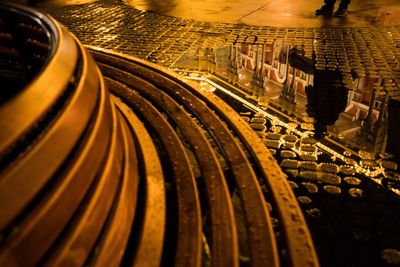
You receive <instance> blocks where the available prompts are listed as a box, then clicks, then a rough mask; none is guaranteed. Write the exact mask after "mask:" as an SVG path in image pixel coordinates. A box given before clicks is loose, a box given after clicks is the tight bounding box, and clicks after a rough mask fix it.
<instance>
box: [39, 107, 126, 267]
mask: <svg viewBox="0 0 400 267" xmlns="http://www.w3.org/2000/svg"><path fill="white" fill-rule="evenodd" d="M114 112H115V111H114ZM113 131H114V132H113V134H112V139H111V145H110V151H109V153H108V159H107V162H106V163H105V164H104V165H105V167H104V170H103V171H102V172H101V173H99V174H98V175H99V176H100V178H99V182H98V183H97V184H96V185H95V188H94V192H93V195H92V196H91V197H90V200H89V202H88V203H87V204H85V205H83V207H82V212H81V213H82V214H80V216H79V217H80V218H79V219H76V221H77V222H75V223H74V226H73V228H71V231H69V232H68V233H66V234H65V238H64V240H62V241H61V242H59V243H60V244H59V245H58V248H57V249H54V250H55V252H54V253H52V255H51V256H49V258H48V259H46V264H45V266H71V267H73V266H82V265H83V264H84V263H85V261H86V259H87V257H88V255H89V253H90V251H91V250H92V247H93V244H94V243H95V241H96V238H97V236H98V235H99V233H100V231H101V229H102V226H103V224H104V222H105V220H106V218H107V215H108V213H109V210H110V208H111V205H112V202H113V199H114V197H115V196H116V191H117V187H118V184H119V182H120V180H121V176H122V172H123V169H124V166H123V162H125V159H124V153H123V152H124V150H123V148H124V147H123V144H122V140H123V139H122V132H121V131H122V129H121V127H115V128H113Z"/></svg>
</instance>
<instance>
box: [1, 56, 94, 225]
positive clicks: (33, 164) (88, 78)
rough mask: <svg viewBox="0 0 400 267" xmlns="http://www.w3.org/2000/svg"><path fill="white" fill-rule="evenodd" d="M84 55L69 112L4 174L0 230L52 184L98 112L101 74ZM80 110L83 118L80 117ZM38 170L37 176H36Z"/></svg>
mask: <svg viewBox="0 0 400 267" xmlns="http://www.w3.org/2000/svg"><path fill="white" fill-rule="evenodd" d="M81 53H82V62H83V66H82V79H81V81H80V83H79V84H78V86H77V88H76V89H75V92H74V94H73V95H72V96H71V100H70V101H69V103H68V106H67V107H66V109H65V110H64V111H63V112H62V113H61V114H60V116H59V117H58V118H57V121H56V122H55V123H54V124H53V125H52V127H50V129H48V130H47V132H46V133H44V134H43V136H42V137H41V138H40V140H38V141H37V142H36V144H35V146H33V148H32V149H30V150H29V151H28V152H27V153H26V154H24V155H22V157H19V158H18V161H17V162H15V163H14V164H13V165H12V166H11V167H10V168H8V169H6V170H4V171H3V172H2V173H1V174H0V177H1V178H0V229H4V228H5V227H6V226H7V225H9V224H10V222H11V221H12V220H13V219H14V218H15V217H16V216H17V215H18V214H19V213H20V212H21V211H22V210H23V209H24V208H25V207H26V206H27V205H28V204H29V203H30V201H31V200H32V199H33V197H34V196H35V195H36V194H37V193H38V192H39V191H40V190H41V189H42V188H43V186H45V185H46V184H47V183H48V182H49V180H50V179H51V177H52V176H53V175H54V174H55V173H56V171H57V170H58V168H60V166H61V165H62V164H63V162H64V160H65V159H66V158H67V157H68V155H69V154H70V153H71V151H72V149H73V148H74V146H75V145H76V143H77V142H78V141H79V139H80V138H81V136H82V134H83V133H84V131H85V129H86V127H87V124H88V123H89V120H90V118H91V116H93V113H94V112H97V111H96V108H97V107H96V106H97V102H98V98H99V89H98V88H99V86H100V80H99V73H98V71H97V70H96V66H95V65H94V64H95V63H94V62H93V60H92V59H91V57H88V55H87V54H86V52H84V50H83V49H82V50H81ZM77 110H79V116H76V113H77ZM5 121H6V120H5ZM38 170H40V172H39V173H38V174H37V175H32V173H37V171H38ZM26 177H30V178H29V179H26ZM15 196H18V198H16V197H15Z"/></svg>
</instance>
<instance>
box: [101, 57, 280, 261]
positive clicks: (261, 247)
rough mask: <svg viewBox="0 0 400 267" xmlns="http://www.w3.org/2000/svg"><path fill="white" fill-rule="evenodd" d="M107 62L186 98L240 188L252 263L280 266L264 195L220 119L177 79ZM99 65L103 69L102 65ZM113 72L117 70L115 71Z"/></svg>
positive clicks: (119, 62) (114, 60)
mask: <svg viewBox="0 0 400 267" xmlns="http://www.w3.org/2000/svg"><path fill="white" fill-rule="evenodd" d="M95 58H96V59H97V60H99V59H100V60H102V61H103V62H104V58H99V57H98V56H97V55H96V54H95ZM105 58H107V56H105ZM107 64H109V65H114V66H116V67H118V69H120V70H121V71H122V70H123V71H126V73H124V75H121V77H115V78H116V79H119V78H121V79H122V81H124V80H126V79H127V78H126V77H128V76H129V73H135V75H138V76H139V77H140V78H142V79H144V80H148V81H151V83H153V84H154V85H157V87H159V88H162V89H163V91H164V92H168V93H169V94H170V95H179V100H182V99H184V100H185V101H184V102H182V103H181V104H183V105H185V106H186V107H187V108H188V109H191V110H193V111H194V112H193V113H194V114H196V115H197V117H198V119H199V120H201V121H202V123H203V124H204V125H206V127H207V128H208V129H210V130H211V132H212V133H213V134H214V136H215V137H216V141H217V142H218V143H219V144H220V146H221V149H222V151H223V152H224V156H225V157H226V159H227V161H228V164H229V165H230V168H231V170H232V172H233V174H234V178H235V183H236V185H237V188H238V190H239V195H240V197H241V200H242V205H243V210H244V212H245V217H246V224H247V228H248V229H249V239H250V247H251V261H252V264H253V266H261V265H271V264H272V266H279V258H278V253H277V247H276V242H275V235H274V233H273V230H272V224H271V220H270V219H269V213H268V212H267V209H266V205H265V203H264V197H263V195H262V192H261V189H260V187H259V185H258V183H257V178H256V176H255V173H254V171H253V169H252V168H251V166H250V163H249V162H248V160H247V158H246V156H245V155H244V154H243V152H242V150H241V149H240V147H239V146H238V145H237V143H236V141H235V139H234V137H233V136H232V135H231V133H230V132H229V130H228V129H227V128H226V127H225V126H224V125H223V124H222V123H220V121H219V119H218V118H217V117H216V115H215V114H214V113H213V112H212V111H211V110H210V109H209V108H208V107H207V106H206V105H205V104H204V102H202V101H199V100H198V99H197V98H195V97H194V96H193V95H191V94H190V93H189V92H188V91H186V90H185V88H184V87H183V86H181V85H180V84H179V83H176V82H174V81H171V80H167V79H168V78H167V77H166V76H163V75H160V74H158V73H157V72H151V71H150V70H148V69H146V68H144V67H143V66H140V65H137V64H135V63H133V62H128V61H125V60H123V59H117V58H110V57H109V58H108V59H107ZM102 69H103V70H104V67H103V68H102ZM115 75H116V73H114V76H115Z"/></svg>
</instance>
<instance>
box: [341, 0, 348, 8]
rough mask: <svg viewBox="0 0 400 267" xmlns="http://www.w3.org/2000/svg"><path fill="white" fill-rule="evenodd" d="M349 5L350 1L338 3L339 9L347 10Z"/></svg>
mask: <svg viewBox="0 0 400 267" xmlns="http://www.w3.org/2000/svg"><path fill="white" fill-rule="evenodd" d="M349 4H350V0H342V1H340V5H339V9H347V7H348V6H349Z"/></svg>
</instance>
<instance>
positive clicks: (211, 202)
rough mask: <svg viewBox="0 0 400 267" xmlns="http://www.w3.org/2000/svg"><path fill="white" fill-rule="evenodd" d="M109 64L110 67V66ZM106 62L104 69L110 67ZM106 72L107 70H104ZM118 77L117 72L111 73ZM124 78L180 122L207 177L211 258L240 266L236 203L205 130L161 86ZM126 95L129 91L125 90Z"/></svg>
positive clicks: (220, 263) (220, 262)
mask: <svg viewBox="0 0 400 267" xmlns="http://www.w3.org/2000/svg"><path fill="white" fill-rule="evenodd" d="M107 68H110V67H109V66H107ZM107 68H105V67H104V66H103V68H102V69H103V72H104V71H106V70H107ZM105 73H106V75H107V71H106V72H105ZM109 74H110V77H113V78H114V79H117V78H118V77H119V74H118V73H109ZM123 77H124V78H125V80H124V82H126V83H128V84H129V86H132V87H133V88H135V89H136V90H138V91H139V92H141V93H142V94H143V95H145V96H146V97H148V98H149V99H151V100H152V101H154V102H155V103H157V104H158V105H160V106H162V107H163V111H164V112H165V113H166V114H168V115H169V118H170V119H171V120H173V121H174V122H175V124H176V125H178V127H179V129H180V130H181V131H182V134H183V135H184V136H185V137H186V140H187V142H188V143H189V144H190V145H191V147H192V148H193V150H194V153H195V155H196V158H197V160H198V163H199V167H200V169H201V172H202V174H203V178H204V179H205V186H206V188H207V194H208V199H207V201H208V206H209V209H210V215H211V226H212V244H211V250H212V251H211V257H212V258H211V261H212V264H213V266H238V264H239V263H238V258H239V257H238V255H239V252H238V240H237V233H236V223H235V219H234V216H233V207H232V203H231V200H230V195H229V190H228V186H227V184H226V182H225V177H224V175H223V173H222V169H221V167H220V166H219V163H218V160H217V158H216V156H215V153H214V151H213V149H212V148H211V146H210V144H209V142H208V141H207V139H206V137H205V136H204V134H202V130H201V129H199V128H198V126H197V125H196V124H195V123H193V121H192V118H191V117H190V116H188V114H187V113H186V111H185V110H184V109H183V108H182V107H181V106H180V105H178V104H177V103H176V102H175V101H174V100H173V99H172V98H171V97H170V96H168V95H166V94H165V93H163V92H162V91H160V90H158V89H157V88H156V87H154V86H153V85H152V84H150V83H148V82H146V81H145V80H142V79H140V78H137V77H135V76H132V75H123ZM119 93H121V96H122V97H123V96H124V95H126V94H129V91H127V92H122V91H119Z"/></svg>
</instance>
